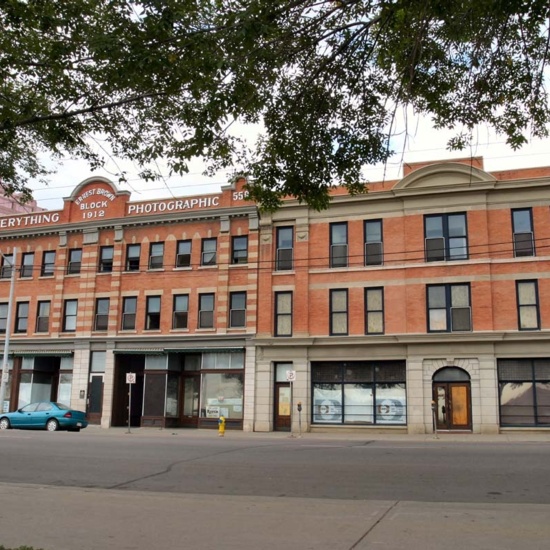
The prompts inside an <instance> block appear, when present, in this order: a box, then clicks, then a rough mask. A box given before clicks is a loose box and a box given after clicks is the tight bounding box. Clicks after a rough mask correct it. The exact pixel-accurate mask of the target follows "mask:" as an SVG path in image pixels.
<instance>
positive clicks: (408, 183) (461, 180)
mask: <svg viewBox="0 0 550 550" xmlns="http://www.w3.org/2000/svg"><path fill="white" fill-rule="evenodd" d="M495 181H496V178H495V177H494V176H492V175H491V174H489V173H487V172H485V171H483V170H480V169H479V168H476V167H474V166H470V165H468V164H463V163H460V162H445V163H439V164H431V165H429V166H424V167H423V168H419V169H418V170H414V171H413V172H411V173H410V174H407V175H406V176H405V177H404V178H403V179H402V180H401V181H400V182H399V183H398V184H397V185H396V186H395V187H394V190H397V189H422V188H430V187H452V186H457V185H472V184H476V183H493V182H495Z"/></svg>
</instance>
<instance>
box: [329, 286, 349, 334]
mask: <svg viewBox="0 0 550 550" xmlns="http://www.w3.org/2000/svg"><path fill="white" fill-rule="evenodd" d="M347 333H348V291H347V289H339V290H331V291H330V334H331V335H332V336H336V335H344V334H347Z"/></svg>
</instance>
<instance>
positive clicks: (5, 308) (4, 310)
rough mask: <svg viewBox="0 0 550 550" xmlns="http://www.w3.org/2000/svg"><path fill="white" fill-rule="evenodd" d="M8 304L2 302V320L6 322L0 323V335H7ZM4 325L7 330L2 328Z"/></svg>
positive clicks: (0, 307) (0, 315)
mask: <svg viewBox="0 0 550 550" xmlns="http://www.w3.org/2000/svg"><path fill="white" fill-rule="evenodd" d="M8 309H9V303H8V302H0V320H2V321H4V322H3V323H0V334H6V332H7V329H8ZM2 325H5V328H2Z"/></svg>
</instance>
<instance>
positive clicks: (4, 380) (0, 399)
mask: <svg viewBox="0 0 550 550" xmlns="http://www.w3.org/2000/svg"><path fill="white" fill-rule="evenodd" d="M0 254H1V253H0ZM2 256H4V255H3V254H2ZM4 260H5V261H7V258H6V257H5V256H4ZM16 265H17V248H15V247H14V249H13V260H12V266H11V279H10V297H9V299H8V315H7V318H6V336H5V338H4V355H3V356H2V376H1V378H0V413H2V412H3V411H4V399H5V397H6V386H7V384H8V377H9V372H8V353H9V351H10V331H11V318H12V314H13V295H14V291H15V266H16Z"/></svg>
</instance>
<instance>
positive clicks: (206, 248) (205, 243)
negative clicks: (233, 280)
mask: <svg viewBox="0 0 550 550" xmlns="http://www.w3.org/2000/svg"><path fill="white" fill-rule="evenodd" d="M217 246H218V240H217V239H216V238H211V239H203V240H202V254H201V265H216V248H217Z"/></svg>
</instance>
